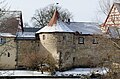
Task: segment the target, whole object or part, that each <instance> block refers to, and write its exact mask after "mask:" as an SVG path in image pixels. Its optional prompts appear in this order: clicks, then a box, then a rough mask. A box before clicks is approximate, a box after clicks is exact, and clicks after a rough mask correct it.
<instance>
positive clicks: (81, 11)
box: [6, 0, 99, 23]
mask: <svg viewBox="0 0 120 79" xmlns="http://www.w3.org/2000/svg"><path fill="white" fill-rule="evenodd" d="M98 1H99V0H6V2H7V3H8V5H7V6H10V10H21V11H22V13H23V21H24V23H26V22H28V23H31V17H32V16H33V15H34V13H35V10H36V9H40V8H44V7H46V6H47V5H49V4H55V3H59V6H61V7H62V8H65V9H68V11H69V12H71V13H72V15H73V19H74V21H76V22H91V21H95V20H96V16H97V15H98V10H97V9H98V7H99V6H98V5H99V4H98Z"/></svg>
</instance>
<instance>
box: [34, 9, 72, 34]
mask: <svg viewBox="0 0 120 79" xmlns="http://www.w3.org/2000/svg"><path fill="white" fill-rule="evenodd" d="M42 32H73V31H72V30H71V29H70V28H68V27H67V25H66V23H64V22H62V21H61V20H60V19H59V13H58V11H57V10H55V11H54V14H53V17H52V18H51V20H50V21H49V23H48V25H47V26H45V27H43V28H42V29H40V30H39V31H37V32H36V33H42Z"/></svg>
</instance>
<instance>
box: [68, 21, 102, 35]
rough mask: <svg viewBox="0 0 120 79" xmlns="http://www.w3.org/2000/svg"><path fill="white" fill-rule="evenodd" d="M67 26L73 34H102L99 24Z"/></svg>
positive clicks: (87, 23) (73, 24)
mask: <svg viewBox="0 0 120 79" xmlns="http://www.w3.org/2000/svg"><path fill="white" fill-rule="evenodd" d="M66 24H67V26H68V27H69V28H70V29H71V30H73V31H74V32H76V31H77V32H79V33H82V34H102V31H101V29H100V27H99V24H97V23H94V22H70V23H66Z"/></svg>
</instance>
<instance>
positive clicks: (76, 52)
mask: <svg viewBox="0 0 120 79" xmlns="http://www.w3.org/2000/svg"><path fill="white" fill-rule="evenodd" d="M39 36H40V43H41V46H40V47H41V48H40V51H42V52H48V53H51V54H52V56H53V58H54V59H55V60H56V62H57V66H58V68H60V69H64V68H70V67H82V66H84V67H85V66H86V67H95V66H99V65H101V64H102V63H103V61H106V60H107V58H108V56H109V55H110V54H111V53H113V52H115V49H116V48H115V46H114V44H113V41H112V40H111V39H109V38H106V37H104V36H102V35H84V34H74V33H42V34H39ZM44 38H45V39H44ZM79 38H84V43H83V44H80V43H79V41H80V39H79ZM93 41H94V42H93Z"/></svg>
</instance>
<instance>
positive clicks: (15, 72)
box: [0, 70, 50, 76]
mask: <svg viewBox="0 0 120 79" xmlns="http://www.w3.org/2000/svg"><path fill="white" fill-rule="evenodd" d="M0 76H50V74H49V73H48V72H44V73H43V74H41V72H38V71H25V70H1V71H0Z"/></svg>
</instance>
